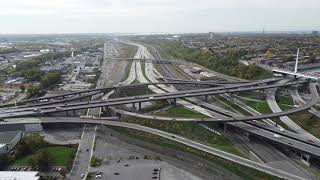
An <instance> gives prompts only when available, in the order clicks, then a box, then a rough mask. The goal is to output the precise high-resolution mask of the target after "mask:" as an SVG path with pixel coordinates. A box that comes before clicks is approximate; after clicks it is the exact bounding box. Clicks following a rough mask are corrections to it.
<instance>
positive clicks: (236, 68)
mask: <svg viewBox="0 0 320 180" xmlns="http://www.w3.org/2000/svg"><path fill="white" fill-rule="evenodd" d="M159 46H160V48H161V50H162V51H163V52H164V54H166V56H171V57H172V58H175V59H182V60H186V61H189V62H194V63H197V64H199V65H201V66H204V67H206V68H209V69H211V70H213V71H216V72H218V73H222V74H226V75H230V76H235V77H238V78H242V79H250V80H252V79H266V78H270V77H272V73H271V72H270V71H267V70H264V69H262V68H260V67H258V66H256V65H248V66H246V65H243V64H240V63H239V62H238V59H239V58H240V56H241V55H240V53H238V52H231V51H230V52H229V53H228V54H227V55H225V56H220V55H217V54H214V53H209V52H204V51H201V50H200V49H196V48H194V49H192V48H186V47H183V46H182V44H180V43H177V42H168V41H164V42H162V43H160V45H159Z"/></svg>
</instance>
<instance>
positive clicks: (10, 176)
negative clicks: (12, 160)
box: [0, 171, 40, 180]
mask: <svg viewBox="0 0 320 180" xmlns="http://www.w3.org/2000/svg"><path fill="white" fill-rule="evenodd" d="M39 179H40V176H39V173H38V172H36V171H0V180H39Z"/></svg>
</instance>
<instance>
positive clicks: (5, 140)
mask: <svg viewBox="0 0 320 180" xmlns="http://www.w3.org/2000/svg"><path fill="white" fill-rule="evenodd" d="M22 137H23V133H22V131H5V132H0V154H5V153H8V152H10V151H11V150H12V149H13V148H14V147H15V145H16V144H17V143H18V142H19V141H20V140H21V139H22ZM0 180H1V178H0Z"/></svg>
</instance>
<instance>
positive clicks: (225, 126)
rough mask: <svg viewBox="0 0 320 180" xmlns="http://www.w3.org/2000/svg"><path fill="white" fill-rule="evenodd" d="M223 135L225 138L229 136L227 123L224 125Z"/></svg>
mask: <svg viewBox="0 0 320 180" xmlns="http://www.w3.org/2000/svg"><path fill="white" fill-rule="evenodd" d="M223 133H224V135H225V136H227V123H226V122H224V123H223Z"/></svg>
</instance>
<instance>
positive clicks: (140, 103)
mask: <svg viewBox="0 0 320 180" xmlns="http://www.w3.org/2000/svg"><path fill="white" fill-rule="evenodd" d="M141 105H142V102H139V111H141V109H142V108H141Z"/></svg>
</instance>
